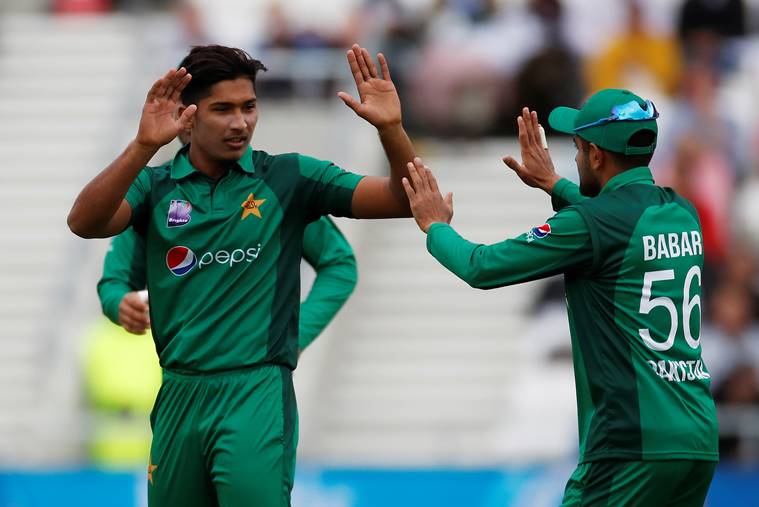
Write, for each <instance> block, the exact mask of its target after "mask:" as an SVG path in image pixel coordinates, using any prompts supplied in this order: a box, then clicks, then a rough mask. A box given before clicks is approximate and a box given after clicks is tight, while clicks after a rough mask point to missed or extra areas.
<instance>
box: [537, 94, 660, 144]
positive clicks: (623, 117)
mask: <svg viewBox="0 0 759 507" xmlns="http://www.w3.org/2000/svg"><path fill="white" fill-rule="evenodd" d="M635 103H637V106H636V104H635ZM638 106H639V107H638ZM657 116H658V113H656V108H654V106H653V104H652V103H651V101H650V100H644V99H642V98H640V97H639V96H637V95H635V94H634V93H633V92H631V91H630V90H620V89H616V88H607V89H605V90H601V91H599V92H597V93H595V94H593V95H592V96H591V97H590V98H589V99H588V101H587V102H586V103H585V105H583V106H582V108H580V109H579V110H578V109H573V108H571V107H564V106H560V107H557V108H556V109H554V110H553V111H551V114H550V115H549V116H548V124H549V125H550V126H551V127H552V128H553V129H555V130H558V131H559V132H563V133H565V134H570V135H578V136H580V137H581V138H583V139H585V140H586V141H588V142H591V143H593V144H595V145H596V146H598V147H599V148H603V149H604V150H608V151H613V152H616V153H623V154H625V155H644V154H648V153H653V152H654V148H656V138H657V136H658V133H659V129H658V127H657V125H656V117H657ZM641 130H652V131H653V132H654V141H653V142H652V143H651V144H650V145H648V146H632V145H630V144H629V141H630V138H631V137H632V136H633V135H634V134H635V133H637V132H639V131H641Z"/></svg>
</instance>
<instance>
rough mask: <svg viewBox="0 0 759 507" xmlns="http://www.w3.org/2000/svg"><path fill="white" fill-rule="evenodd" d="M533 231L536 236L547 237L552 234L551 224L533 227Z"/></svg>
mask: <svg viewBox="0 0 759 507" xmlns="http://www.w3.org/2000/svg"><path fill="white" fill-rule="evenodd" d="M532 233H533V234H534V235H535V237H536V238H545V237H546V236H548V235H549V234H551V226H550V225H549V224H543V225H540V226H538V227H533V228H532Z"/></svg>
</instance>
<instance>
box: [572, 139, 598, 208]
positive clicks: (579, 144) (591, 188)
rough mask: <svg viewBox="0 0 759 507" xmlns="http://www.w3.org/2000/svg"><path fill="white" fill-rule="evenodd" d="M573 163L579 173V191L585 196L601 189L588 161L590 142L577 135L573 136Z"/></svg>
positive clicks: (595, 173) (593, 195) (594, 193)
mask: <svg viewBox="0 0 759 507" xmlns="http://www.w3.org/2000/svg"><path fill="white" fill-rule="evenodd" d="M574 144H575V148H577V153H576V154H575V163H576V164H577V172H578V173H579V174H580V193H581V194H582V195H584V196H586V197H595V196H597V195H598V193H599V192H600V191H601V188H600V184H599V182H598V181H597V171H593V170H592V168H591V163H590V144H589V143H588V142H587V141H585V140H584V139H582V138H580V137H579V136H574Z"/></svg>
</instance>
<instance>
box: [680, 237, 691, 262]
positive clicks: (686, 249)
mask: <svg viewBox="0 0 759 507" xmlns="http://www.w3.org/2000/svg"><path fill="white" fill-rule="evenodd" d="M681 243H682V247H683V257H685V256H686V255H693V250H691V248H690V240H688V233H687V232H684V233H683V237H682V240H681Z"/></svg>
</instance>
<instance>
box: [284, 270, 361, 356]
mask: <svg viewBox="0 0 759 507" xmlns="http://www.w3.org/2000/svg"><path fill="white" fill-rule="evenodd" d="M346 268H347V269H345V268H341V267H339V266H335V267H331V268H325V269H323V270H322V271H321V272H319V274H318V275H317V278H316V280H315V281H314V285H313V286H312V287H311V291H310V292H309V295H308V297H307V298H306V300H305V301H303V303H301V306H300V325H299V334H298V348H299V349H300V350H303V349H305V348H306V347H308V346H309V345H310V344H311V343H312V342H313V341H314V340H315V339H316V337H318V336H319V335H320V334H321V333H322V331H324V329H325V328H326V327H327V325H328V324H329V323H330V322H331V321H332V319H333V318H334V317H335V315H337V312H338V311H339V310H340V308H342V307H343V305H344V304H345V302H346V301H347V300H348V298H349V297H350V295H351V293H352V292H353V289H354V288H355V286H356V279H357V276H356V268H355V263H354V264H353V265H352V266H346Z"/></svg>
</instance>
